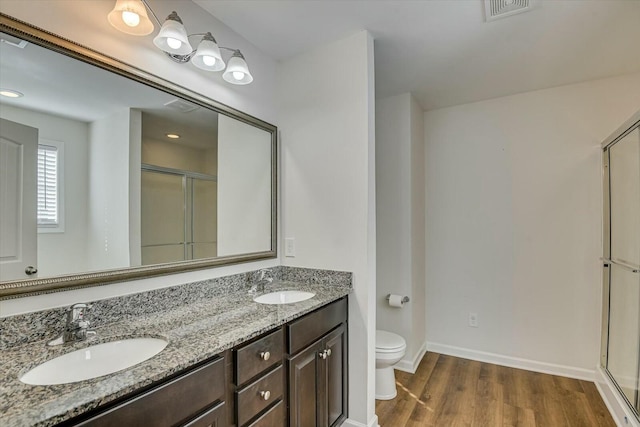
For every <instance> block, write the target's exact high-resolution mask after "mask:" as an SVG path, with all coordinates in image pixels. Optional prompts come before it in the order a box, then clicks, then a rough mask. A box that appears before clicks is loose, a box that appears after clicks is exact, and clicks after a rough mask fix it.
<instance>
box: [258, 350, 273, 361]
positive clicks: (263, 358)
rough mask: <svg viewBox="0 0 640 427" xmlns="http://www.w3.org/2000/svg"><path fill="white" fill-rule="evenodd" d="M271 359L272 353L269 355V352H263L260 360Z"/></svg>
mask: <svg viewBox="0 0 640 427" xmlns="http://www.w3.org/2000/svg"><path fill="white" fill-rule="evenodd" d="M270 357H271V353H269V352H268V351H263V352H261V353H260V359H262V360H264V361H267V360H269V358H270Z"/></svg>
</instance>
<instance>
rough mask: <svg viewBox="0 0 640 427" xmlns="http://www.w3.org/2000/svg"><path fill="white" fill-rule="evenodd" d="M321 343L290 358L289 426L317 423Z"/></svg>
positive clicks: (297, 426) (313, 424)
mask: <svg viewBox="0 0 640 427" xmlns="http://www.w3.org/2000/svg"><path fill="white" fill-rule="evenodd" d="M319 349H320V345H319V344H314V345H311V346H309V347H308V348H307V349H306V350H304V351H302V352H301V353H299V354H298V355H297V356H295V357H292V358H291V359H289V362H288V363H289V426H290V427H309V426H315V425H317V418H318V405H317V401H318V393H317V390H318V385H319V384H318V380H319V379H320V375H319V368H320V360H321V359H320V358H319V357H318V350H319Z"/></svg>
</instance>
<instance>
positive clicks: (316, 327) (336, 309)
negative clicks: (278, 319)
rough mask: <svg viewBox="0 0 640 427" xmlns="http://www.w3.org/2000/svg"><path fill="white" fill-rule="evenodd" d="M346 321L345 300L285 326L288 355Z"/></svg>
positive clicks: (333, 303)
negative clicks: (287, 339)
mask: <svg viewBox="0 0 640 427" xmlns="http://www.w3.org/2000/svg"><path fill="white" fill-rule="evenodd" d="M346 321H347V299H346V298H342V299H340V300H338V301H336V302H332V303H331V304H329V305H327V306H326V307H323V308H321V309H319V310H316V311H314V312H313V313H311V314H307V315H306V316H304V317H302V318H301V319H298V320H295V321H293V322H291V323H290V324H288V325H287V336H288V338H289V346H288V348H287V350H288V352H289V354H295V353H297V352H298V351H300V350H302V349H303V348H305V347H306V346H308V345H309V344H311V343H313V342H314V341H316V340H317V339H319V338H320V337H322V336H323V335H325V334H326V333H327V332H329V331H331V330H332V329H333V328H335V327H336V326H338V325H340V324H341V323H343V322H346Z"/></svg>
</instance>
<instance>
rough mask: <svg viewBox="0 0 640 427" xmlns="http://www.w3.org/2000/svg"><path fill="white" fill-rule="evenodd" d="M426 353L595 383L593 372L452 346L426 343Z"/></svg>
mask: <svg viewBox="0 0 640 427" xmlns="http://www.w3.org/2000/svg"><path fill="white" fill-rule="evenodd" d="M427 351H432V352H434V353H441V354H447V355H449V356H456V357H461V358H463V359H471V360H477V361H479V362H486V363H493V364H495V365H502V366H508V367H510V368H518V369H525V370H527V371H533V372H541V373H543V374H551V375H559V376H562V377H569V378H576V379H579V380H586V381H595V370H591V369H583V368H576V367H573V366H565V365H556V364H553V363H546V362H539V361H536V360H529V359H521V358H519V357H511V356H503V355H501V354H495V353H487V352H484V351H477V350H471V349H467V348H462V347H455V346H452V345H446V344H438V343H434V342H427Z"/></svg>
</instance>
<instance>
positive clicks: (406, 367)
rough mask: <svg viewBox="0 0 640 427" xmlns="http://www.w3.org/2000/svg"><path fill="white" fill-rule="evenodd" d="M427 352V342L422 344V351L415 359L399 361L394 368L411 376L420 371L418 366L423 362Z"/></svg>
mask: <svg viewBox="0 0 640 427" xmlns="http://www.w3.org/2000/svg"><path fill="white" fill-rule="evenodd" d="M426 352H427V343H426V341H425V342H423V343H422V345H421V346H420V349H419V350H418V352H417V353H416V355H415V357H414V358H413V359H407V358H404V359H402V360H401V361H399V362H398V363H397V364H396V365H395V366H394V367H393V368H394V369H398V370H399V371H404V372H408V373H410V374H415V373H416V371H417V370H418V365H420V362H421V361H422V358H423V357H424V355H425V353H426Z"/></svg>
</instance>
